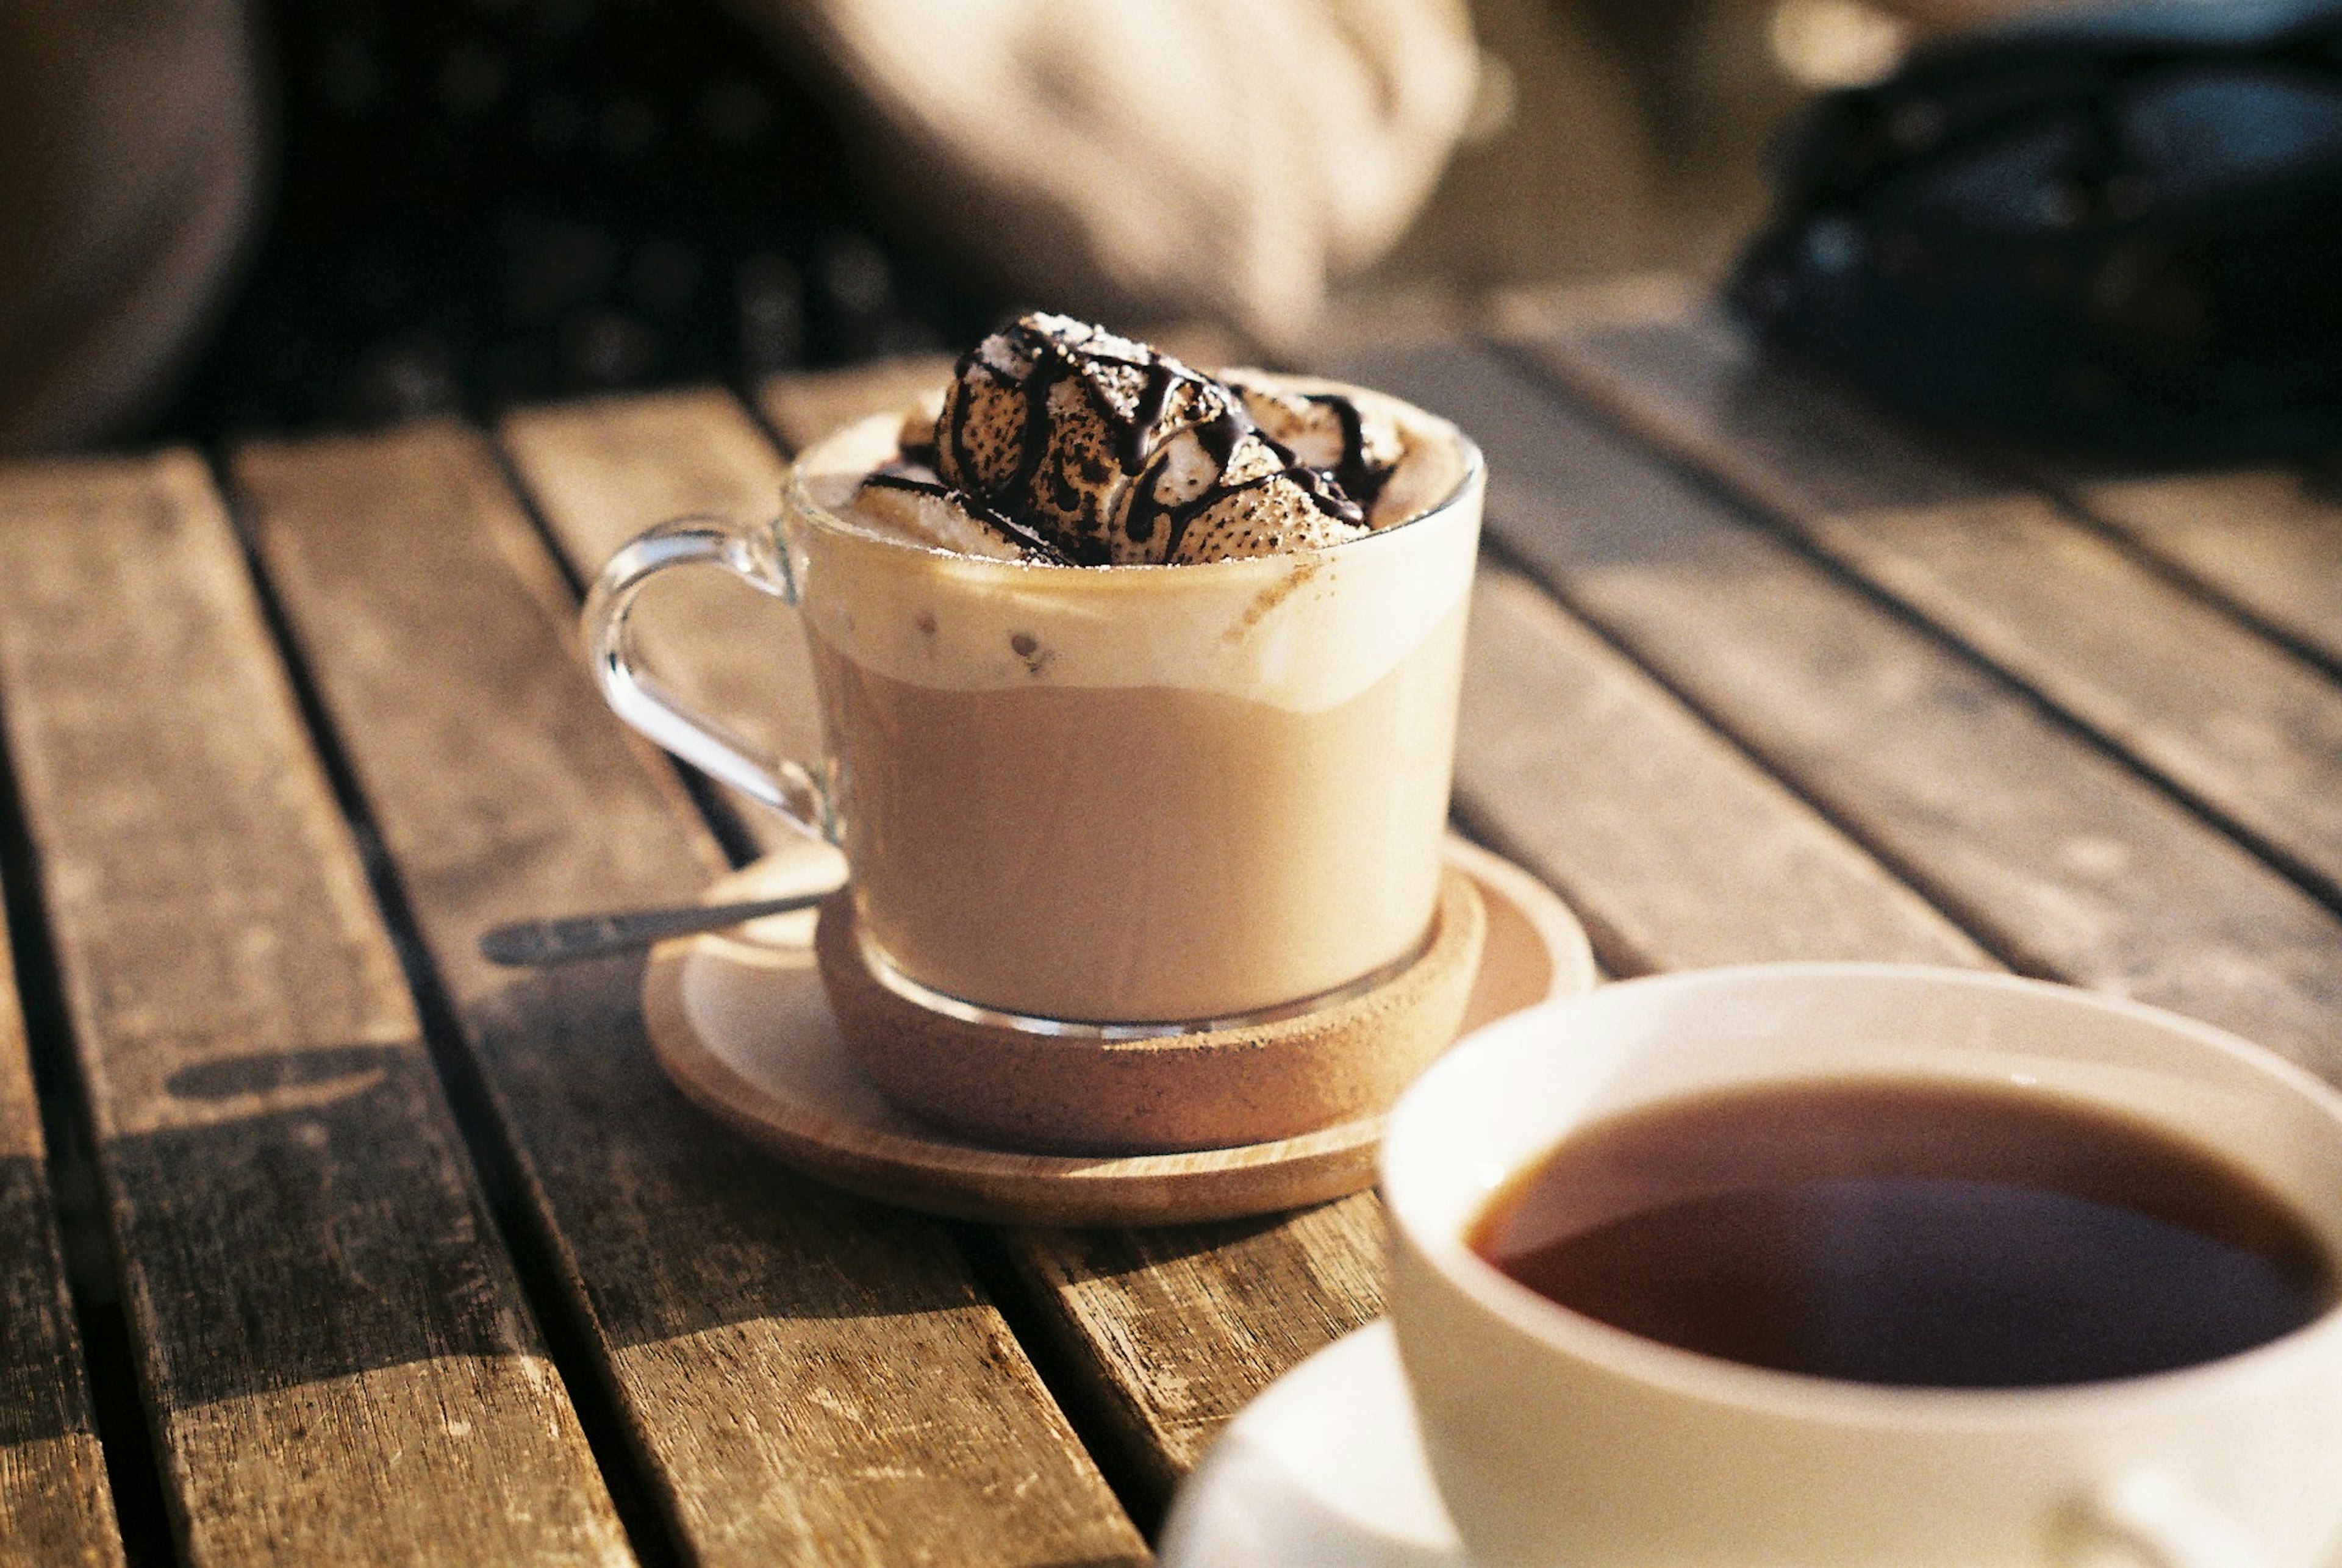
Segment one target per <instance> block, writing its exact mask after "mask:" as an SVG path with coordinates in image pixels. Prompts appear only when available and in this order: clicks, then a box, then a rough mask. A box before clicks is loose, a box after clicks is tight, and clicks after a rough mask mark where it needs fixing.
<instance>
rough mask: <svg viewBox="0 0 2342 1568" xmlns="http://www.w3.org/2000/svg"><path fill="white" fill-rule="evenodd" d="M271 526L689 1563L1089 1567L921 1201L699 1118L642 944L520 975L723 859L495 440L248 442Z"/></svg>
mask: <svg viewBox="0 0 2342 1568" xmlns="http://www.w3.org/2000/svg"><path fill="white" fill-rule="evenodd" d="M235 472H236V474H237V475H238V478H239V480H240V482H241V484H243V486H244V487H245V491H246V493H247V494H248V495H249V496H250V498H251V502H252V505H253V509H254V522H255V533H256V537H257V540H258V543H259V548H260V551H261V554H262V555H263V558H264V560H265V563H266V567H267V570H268V572H269V574H270V576H271V578H272V580H273V581H274V582H275V585H276V587H277V590H278V592H279V594H280V595H281V597H282V601H283V603H284V604H285V611H286V614H287V617H288V619H289V620H290V621H291V623H292V624H293V626H294V628H295V636H296V638H297V640H298V642H299V644H300V646H301V649H302V652H303V654H304V657H305V661H306V662H307V663H308V664H309V665H310V667H311V670H312V672H313V674H314V676H315V681H316V683H317V685H318V689H319V691H320V693H321V694H322V696H323V698H324V701H325V704H326V706H327V708H328V709H329V711H330V713H331V715H332V719H333V722H334V724H335V726H336V728H337V731H338V734H340V736H341V740H342V743H343V744H344V746H345V748H346V752H347V754H348V756H349V757H350V760H351V764H352V765H353V767H354V769H355V772H356V774H357V775H358V778H359V780H360V782H361V784H362V786H363V788H364V791H365V796H366V799H367V801H368V803H369V804H370V806H371V809H372V811H373V813H374V814H375V820H376V821H377V823H378V824H379V826H380V830H381V833H382V836H383V840H384V843H385V847H386V849H387V850H388V852H389V854H390V856H391V859H392V861H393V863H394V864H395V867H396V870H397V874H398V876H399V878H400V881H401V884H402V885H403V887H404V889H405V895H406V898H407V901H408V903H409V904H410V906H411V908H412V909H413V911H414V914H415V918H416V920H417V922H418V924H419V925H420V927H421V930H422V934H423V938H424V940H425V944H426V945H427V947H428V949H429V951H430V954H431V955H432V958H433V960H434V961H435V964H436V966H437V969H438V973H439V974H440V975H441V977H442V979H443V980H444V982H445V985H446V987H447V989H448V991H449V993H450V994H451V997H452V999H453V1002H454V1004H455V1008H456V1011H457V1013H458V1015H459V1018H460V1022H461V1024H462V1027H463V1031H464V1034H465V1037H466V1040H467V1042H468V1044H469V1045H470V1047H471V1049H472V1050H473V1051H474V1052H475V1054H476V1058H477V1060H478V1061H479V1063H480V1064H481V1066H482V1069H483V1071H484V1073H485V1077H486V1079H487V1081H488V1083H489V1084H490V1085H491V1086H492V1088H493V1090H494V1092H495V1096H496V1099H497V1103H498V1107H499V1110H500V1114H501V1115H502V1117H503V1119H504V1121H505V1125H506V1127H507V1129H508V1130H509V1133H510V1135H511V1139H512V1142H513V1144H514V1145H515V1149H516V1150H517V1152H518V1155H519V1158H520V1161H521V1164H522V1166H523V1181H524V1184H525V1188H526V1197H527V1201H528V1202H529V1203H530V1204H531V1206H532V1208H533V1210H534V1211H535V1214H536V1216H537V1219H538V1222H539V1223H541V1224H542V1226H543V1227H544V1228H545V1232H546V1233H547V1234H548V1235H549V1236H550V1237H551V1238H552V1242H553V1245H554V1248H555V1252H556V1254H557V1259H558V1263H559V1267H560V1268H561V1270H562V1271H563V1273H564V1280H563V1283H564V1284H565V1288H566V1289H567V1291H568V1292H569V1293H570V1295H571V1297H572V1306H573V1308H574V1310H575V1312H576V1313H578V1314H579V1316H580V1318H581V1319H582V1321H584V1322H585V1323H586V1324H587V1325H588V1327H589V1331H590V1333H591V1334H592V1336H593V1339H594V1343H596V1346H597V1347H598V1349H599V1353H601V1355H602V1356H603V1357H604V1358H605V1371H606V1374H607V1376H608V1378H609V1380H610V1382H611V1383H612V1385H613V1387H614V1388H615V1389H616V1394H617V1398H618V1401H619V1404H620V1407H621V1410H622V1412H623V1413H624V1415H625V1418H626V1421H627V1423H628V1424H629V1429H630V1435H631V1437H632V1440H633V1442H634V1443H635V1445H636V1449H637V1451H638V1453H640V1455H641V1456H642V1458H643V1459H644V1460H645V1461H646V1466H647V1468H648V1469H649V1471H650V1473H651V1475H652V1479H653V1483H654V1486H655V1489H656V1492H657V1493H658V1495H659V1496H660V1498H661V1501H662V1503H664V1505H665V1508H666V1513H667V1514H668V1517H669V1520H670V1522H671V1523H672V1524H673V1526H674V1528H675V1530H676V1533H677V1534H678V1535H679V1536H680V1537H681V1539H682V1542H683V1543H684V1545H685V1547H686V1551H687V1552H688V1553H690V1554H691V1555H692V1556H693V1557H694V1559H695V1560H696V1561H700V1562H704V1563H767V1562H774V1561H787V1562H792V1563H868V1564H880V1563H969V1564H980V1563H1028V1564H1043V1563H1050V1564H1055V1563H1128V1562H1136V1561H1138V1560H1141V1559H1142V1558H1143V1557H1144V1553H1145V1549H1144V1546H1143V1544H1142V1543H1141V1542H1140V1541H1139V1539H1138V1537H1137V1535H1136V1532H1135V1531H1134V1530H1133V1529H1132V1528H1131V1526H1130V1524H1129V1523H1128V1521H1127V1520H1126V1518H1125V1517H1124V1516H1123V1514H1122V1513H1121V1512H1120V1510H1119V1509H1118V1507H1117V1506H1116V1504H1115V1502H1114V1500H1113V1498H1112V1496H1111V1495H1110V1494H1109V1493H1107V1491H1106V1487H1105V1485H1104V1483H1102V1482H1101V1481H1100V1480H1099V1479H1098V1477H1097V1475H1096V1472H1095V1470H1093V1469H1092V1468H1091V1467H1090V1465H1089V1463H1088V1462H1087V1460H1086V1456H1085V1455H1084V1454H1083V1453H1081V1451H1080V1449H1079V1447H1078V1445H1077V1444H1076V1443H1075V1441H1074V1439H1073V1435H1072V1433H1071V1432H1070V1430H1069V1429H1068V1428H1067V1426H1066V1423H1065V1421H1064V1418H1063V1416H1062V1415H1061V1414H1060V1413H1059V1412H1058V1410H1057V1408H1056V1405H1055V1404H1054V1403H1051V1402H1050V1400H1049V1398H1048V1396H1047V1394H1046V1392H1045V1391H1044V1390H1043V1389H1042V1388H1041V1387H1040V1384H1039V1382H1038V1380H1037V1378H1036V1376H1035V1374H1034V1373H1033V1371H1032V1368H1031V1366H1030V1364H1029V1363H1027V1362H1026V1359H1025V1357H1024V1355H1023V1354H1022V1353H1021V1352H1019V1351H1018V1349H1017V1347H1016V1343H1015V1342H1014V1340H1013V1339H1012V1338H1011V1337H1010V1335H1009V1333H1008V1331H1007V1329H1006V1326H1005V1324H1004V1323H1002V1321H1001V1319H1000V1317H999V1315H998V1313H996V1311H995V1310H994V1309H993V1308H992V1307H991V1306H990V1305H989V1304H987V1303H986V1302H985V1301H984V1300H983V1299H982V1298H981V1297H980V1296H979V1294H978V1293H977V1292H976V1289H975V1288H974V1286H973V1284H972V1283H971V1281H970V1279H969V1276H968V1274H967V1273H966V1269H965V1267H964V1265H963V1264H962V1263H961V1262H960V1261H959V1259H958V1257H957V1255H956V1253H955V1252H954V1250H953V1249H952V1247H951V1246H950V1244H949V1243H948V1241H947V1240H946V1237H945V1236H944V1234H943V1233H941V1232H940V1231H939V1230H938V1229H937V1228H936V1226H935V1225H934V1224H932V1223H928V1222H925V1221H922V1220H919V1219H916V1218H915V1217H912V1216H908V1215H904V1214H898V1213H890V1212H887V1211H885V1210H881V1209H878V1208H876V1207H875V1206H872V1205H867V1204H864V1203H857V1202H855V1201H853V1200H850V1199H846V1198H844V1197H842V1196H840V1195H838V1194H836V1193H832V1192H830V1191H828V1190H827V1189H825V1188H822V1187H820V1186H818V1185H817V1184H816V1183H811V1182H808V1181H806V1180H803V1179H801V1178H799V1177H796V1176H795V1175H793V1174H790V1173H789V1172H787V1171H786V1169H784V1168H783V1167H781V1166H779V1165H778V1164H776V1163H774V1162H771V1161H769V1160H767V1159H766V1158H765V1157H764V1156H762V1155H760V1154H756V1152H755V1151H753V1150H751V1149H749V1148H747V1147H746V1145H744V1144H740V1143H738V1142H737V1141H736V1140H734V1139H732V1138H730V1137H728V1136H726V1135H722V1134H713V1133H711V1131H710V1129H709V1126H708V1124H707V1123H706V1120H705V1119H704V1118H702V1117H701V1116H700V1115H699V1114H697V1113H696V1112H695V1111H693V1110H692V1109H691V1108H690V1107H689V1106H688V1105H687V1104H686V1103H685V1102H684V1101H683V1100H682V1098H681V1096H680V1095H678V1094H676V1092H675V1091H674V1090H673V1089H672V1088H671V1087H670V1086H669V1085H668V1084H667V1083H666V1080H665V1079H664V1078H663V1077H662V1076H661V1075H660V1074H659V1072H658V1070H657V1067H656V1064H654V1062H653V1060H652V1058H651V1054H650V1051H649V1048H648V1045H647V1043H646V1040H645V1038H644V1033H643V1024H642V1019H641V1015H640V994H641V984H642V963H641V960H640V959H639V958H636V959H634V960H631V961H626V960H612V961H606V962H603V963H598V964H579V965H574V966H571V967H569V968H565V969H563V970H558V971H553V972H547V973H544V974H535V975H531V976H527V977H525V978H521V979H515V978H513V977H512V976H511V975H510V974H508V973H507V972H500V971H496V970H494V969H491V968H490V967H489V966H488V965H487V964H485V962H484V961H483V960H481V959H480V958H479V957H478V955H477V954H476V953H475V950H474V947H473V944H474V941H475V938H476V936H477V934H478V933H479V932H480V931H481V930H483V929H485V927H487V926H489V925H491V924H496V923H498V922H500V921H503V920H506V919H510V918H513V917H515V916H517V915H520V914H529V913H536V912H541V911H550V910H562V909H576V908H581V907H586V906H588V905H596V906H599V905H606V904H656V903H662V902H670V901H673V902H680V901H685V900H687V899H689V898H691V897H693V896H694V895H696V894H697V893H698V892H699V890H700V889H701V888H702V887H703V886H704V885H705V884H706V883H707V882H708V881H710V880H712V879H713V878H714V877H715V876H716V874H719V873H720V872H721V870H722V869H723V864H722V859H721V856H720V855H719V854H718V852H717V850H716V845H715V844H714V842H713V841H712V840H711V839H710V838H709V836H708V834H707V833H706V830H705V828H704V827H703V826H702V825H701V824H700V823H699V822H698V819H697V817H696V813H694V812H693V811H692V809H691V807H690V804H689V803H688V801H687V799H686V797H685V796H684V795H683V794H682V792H681V790H680V787H679V785H678V784H677V781H676V774H674V773H673V772H672V771H671V770H669V769H667V768H666V766H665V765H664V764H662V763H660V762H658V761H656V760H655V759H654V758H652V757H651V756H650V755H649V754H647V748H645V747H642V746H639V745H636V744H634V743H633V742H632V741H631V740H630V739H629V738H628V737H627V736H626V734H625V732H624V731H623V730H622V729H621V728H620V726H619V725H618V724H617V722H616V720H615V719H613V718H612V717H610V715H609V714H607V713H606V711H605V710H604V709H603V707H602V705H601V703H600V700H599V698H598V697H597V696H596V694H595V692H594V691H593V689H592V686H591V684H590V683H589V682H588V680H587V678H586V673H585V669H584V666H583V662H582V659H581V657H580V655H579V654H578V652H577V644H576V637H575V629H574V625H575V614H576V612H575V601H574V597H573V595H572V594H571V592H570V590H569V588H568V586H567V584H565V582H564V581H563V579H562V577H561V575H560V574H559V573H558V571H557V570H556V568H555V564H554V561H553V559H552V557H551V556H550V555H549V554H547V553H546V552H545V548H544V545H543V544H542V542H541V541H540V539H539V538H538V537H537V535H536V534H535V532H534V531H533V530H532V529H531V527H530V526H529V524H528V523H527V521H526V519H525V517H524V515H523V514H522V513H521V512H520V509H519V507H518V504H517V503H516V502H515V498H514V497H513V495H512V494H511V493H510V492H509V491H508V490H507V489H506V488H505V485H504V484H503V482H502V480H501V478H500V477H499V475H498V473H497V470H496V467H495V463H494V460H493V457H492V455H491V454H490V452H489V450H488V448H487V447H486V445H485V443H484V442H482V441H481V440H480V439H479V438H478V437H476V436H475V435H473V434H469V433H466V432H465V431H462V430H460V429H457V428H455V427H453V426H447V425H425V426H417V427H413V428H410V429H408V430H405V431H403V432H400V433H397V434H390V435H385V436H382V437H379V438H373V439H365V440H345V441H328V442H315V443H309V444H300V445H286V446H270V447H256V448H253V449H250V450H248V451H246V452H245V453H243V454H241V455H240V456H239V458H238V460H237V463H236V464H235Z"/></svg>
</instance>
